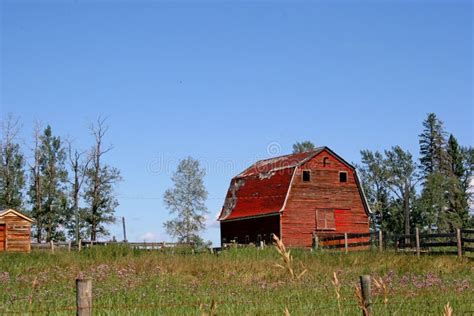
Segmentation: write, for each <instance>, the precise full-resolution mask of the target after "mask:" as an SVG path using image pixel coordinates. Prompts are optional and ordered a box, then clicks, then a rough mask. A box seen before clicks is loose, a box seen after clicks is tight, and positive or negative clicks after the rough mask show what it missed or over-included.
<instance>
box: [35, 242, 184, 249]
mask: <svg viewBox="0 0 474 316" xmlns="http://www.w3.org/2000/svg"><path fill="white" fill-rule="evenodd" d="M109 245H122V246H126V247H130V248H132V249H141V250H155V249H164V248H175V247H187V246H190V245H189V244H181V243H173V242H164V241H163V242H116V241H110V242H106V241H88V240H79V242H78V243H76V242H72V241H68V242H57V241H50V242H48V243H31V249H39V250H51V251H52V252H54V251H55V250H68V251H71V250H78V251H80V250H81V249H82V248H89V247H92V246H103V247H106V246H109Z"/></svg>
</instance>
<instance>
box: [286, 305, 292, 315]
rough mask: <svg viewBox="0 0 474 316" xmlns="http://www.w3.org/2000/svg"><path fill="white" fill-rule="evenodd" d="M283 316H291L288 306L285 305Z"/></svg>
mask: <svg viewBox="0 0 474 316" xmlns="http://www.w3.org/2000/svg"><path fill="white" fill-rule="evenodd" d="M285 316H291V314H290V311H289V310H288V307H285Z"/></svg>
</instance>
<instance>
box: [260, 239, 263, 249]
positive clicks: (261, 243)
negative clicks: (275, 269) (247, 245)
mask: <svg viewBox="0 0 474 316" xmlns="http://www.w3.org/2000/svg"><path fill="white" fill-rule="evenodd" d="M260 249H263V240H260Z"/></svg>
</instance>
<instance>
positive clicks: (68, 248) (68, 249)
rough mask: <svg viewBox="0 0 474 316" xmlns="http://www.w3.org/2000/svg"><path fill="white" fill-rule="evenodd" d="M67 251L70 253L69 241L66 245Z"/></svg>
mask: <svg viewBox="0 0 474 316" xmlns="http://www.w3.org/2000/svg"><path fill="white" fill-rule="evenodd" d="M67 251H68V252H71V241H69V242H68V243H67Z"/></svg>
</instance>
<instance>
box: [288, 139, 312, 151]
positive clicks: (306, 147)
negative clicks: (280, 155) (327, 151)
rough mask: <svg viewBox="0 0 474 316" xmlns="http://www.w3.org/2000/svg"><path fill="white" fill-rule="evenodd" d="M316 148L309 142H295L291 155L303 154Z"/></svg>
mask: <svg viewBox="0 0 474 316" xmlns="http://www.w3.org/2000/svg"><path fill="white" fill-rule="evenodd" d="M315 148H316V146H315V145H314V144H313V143H312V142H311V141H309V140H306V141H303V142H296V143H295V144H293V153H294V154H297V153H304V152H308V151H312V150H314V149H315Z"/></svg>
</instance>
